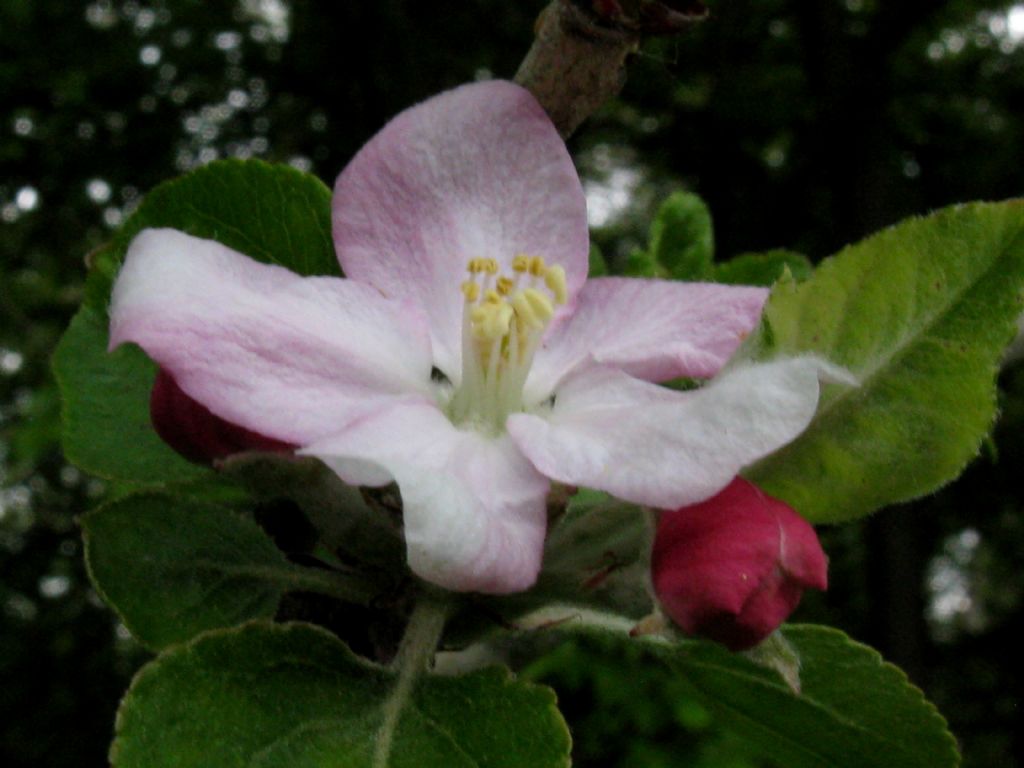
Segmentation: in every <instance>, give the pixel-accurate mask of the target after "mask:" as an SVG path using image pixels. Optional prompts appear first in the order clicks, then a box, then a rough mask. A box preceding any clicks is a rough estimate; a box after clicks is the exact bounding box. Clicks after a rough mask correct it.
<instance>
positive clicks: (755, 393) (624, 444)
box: [508, 357, 832, 509]
mask: <svg viewBox="0 0 1024 768" xmlns="http://www.w3.org/2000/svg"><path fill="white" fill-rule="evenodd" d="M821 369H822V364H821V363H820V362H819V361H818V360H816V359H814V358H810V357H802V358H792V359H787V360H777V361H772V362H768V363H761V364H756V365H745V366H741V367H737V368H735V369H732V370H728V371H726V372H725V373H723V374H722V375H721V376H719V377H718V378H716V379H714V380H713V381H711V382H710V383H709V384H707V385H706V386H704V387H702V388H701V389H698V390H693V391H690V392H674V391H671V390H668V389H665V388H663V387H659V386H657V385H654V384H648V383H646V382H642V381H639V380H637V379H634V378H632V377H630V376H628V375H626V374H624V373H622V372H621V371H617V370H614V369H611V368H607V367H598V366H592V367H589V368H585V369H582V370H580V371H579V372H578V373H576V374H574V375H572V376H570V377H569V378H568V379H567V380H566V382H565V383H564V384H563V386H562V387H561V388H560V389H559V390H558V392H557V394H556V399H555V403H554V405H553V407H552V408H551V410H550V412H549V413H546V414H545V415H543V416H541V415H536V414H526V413H522V414H515V415H513V416H510V417H509V420H508V429H509V433H510V434H511V435H512V437H513V438H514V439H515V441H516V443H517V444H518V445H519V448H520V449H521V450H522V451H523V453H524V454H526V456H527V457H528V458H529V459H530V461H532V462H533V464H534V466H536V467H537V469H539V470H540V471H541V472H543V473H544V474H545V475H547V476H548V477H550V478H552V479H554V480H558V481H560V482H563V483H568V484H572V485H585V486H588V487H591V488H598V489H600V490H604V491H607V492H609V493H611V494H613V495H615V496H618V497H619V498H621V499H625V500H627V501H633V502H637V503H640V504H646V505H648V506H652V507H660V508H663V509H674V508H677V507H680V506H683V505H685V504H694V503H696V502H699V501H702V500H703V499H706V498H708V497H710V496H712V495H713V494H715V493H717V492H718V491H719V490H721V489H722V488H724V487H725V486H726V485H727V484H728V483H729V481H730V480H732V478H733V477H734V476H735V475H736V474H737V473H738V472H739V470H740V469H741V468H742V467H744V466H745V465H747V464H750V463H752V462H754V461H756V460H757V459H759V458H761V457H762V456H765V455H766V454H768V453H771V452H772V451H774V450H776V449H778V448H780V447H781V446H783V445H785V444H786V443H788V442H789V441H790V440H792V439H793V438H794V437H796V436H797V435H798V434H800V432H802V431H803V430H804V429H805V428H806V427H807V425H808V424H809V423H810V420H811V418H812V417H813V416H814V412H815V409H816V407H817V402H818V391H819V386H818V376H819V371H820V370H821ZM829 369H830V370H832V367H829Z"/></svg>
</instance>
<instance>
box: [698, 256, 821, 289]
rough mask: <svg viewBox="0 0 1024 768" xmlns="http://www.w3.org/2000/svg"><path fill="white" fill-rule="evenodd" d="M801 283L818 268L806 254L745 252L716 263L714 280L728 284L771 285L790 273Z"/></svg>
mask: <svg viewBox="0 0 1024 768" xmlns="http://www.w3.org/2000/svg"><path fill="white" fill-rule="evenodd" d="M787 270H788V273H789V275H790V276H791V277H792V279H794V280H796V281H797V282H798V283H800V282H803V281H804V280H806V279H807V278H809V277H810V276H811V273H812V272H813V271H814V267H813V266H812V265H811V262H810V260H809V259H808V258H807V257H806V256H804V255H803V254H802V253H797V252H796V251H787V250H783V249H776V250H772V251H764V252H762V253H741V254H740V255H739V256H735V257H733V258H731V259H729V261H723V262H721V263H718V264H715V271H714V275H713V276H712V279H713V280H714V281H715V282H716V283H725V284H727V285H763V286H770V285H772V284H773V283H775V281H776V280H779V279H780V278H782V277H783V276H784V275H786V274H787Z"/></svg>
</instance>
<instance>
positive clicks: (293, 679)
mask: <svg viewBox="0 0 1024 768" xmlns="http://www.w3.org/2000/svg"><path fill="white" fill-rule="evenodd" d="M394 690H395V675H394V673H393V672H391V671H390V670H388V669H385V668H383V667H379V666H376V665H372V664H370V663H369V662H367V661H365V660H363V659H360V658H358V657H356V656H354V655H353V654H352V653H351V652H350V651H349V650H348V649H347V648H346V647H345V646H344V645H343V644H342V643H341V642H340V641H339V640H337V639H336V638H335V637H334V636H332V635H330V634H328V633H327V632H325V631H324V630H321V629H319V628H316V627H312V626H309V625H299V624H293V625H270V624H264V623H255V624H251V625H248V626H245V627H241V628H238V629H235V630H228V631H218V632H211V633H209V634H207V635H204V636H202V637H200V638H198V639H197V640H196V641H194V642H193V643H191V644H189V645H186V646H177V647H175V648H172V649H170V650H168V651H167V652H165V653H164V654H163V655H161V656H160V657H159V658H158V659H157V660H156V661H154V662H152V663H150V664H149V665H147V666H146V667H145V668H144V669H143V670H142V671H141V672H140V673H139V675H138V676H137V677H136V679H135V681H134V683H133V684H132V687H131V689H130V690H129V692H128V694H127V695H126V697H125V699H124V701H123V702H122V704H121V710H120V712H119V714H118V719H117V735H116V739H115V742H114V745H113V747H112V749H111V763H112V765H113V766H114V768H165V767H166V768H171V766H173V768H208V767H209V766H217V768H243V767H244V768H280V767H281V766H288V768H342V767H344V768H356V767H357V766H358V767H361V766H366V767H367V768H370V766H373V767H374V768H385V766H408V768H432V766H437V767H438V768H463V767H464V768H475V767H476V766H481V765H487V766H492V767H493V768H500V767H501V766H509V767H510V768H512V767H515V768H519V767H520V766H531V768H548V767H549V766H550V767H551V768H554V767H555V766H559V767H561V766H568V765H569V733H568V730H567V729H566V727H565V724H564V722H563V721H562V719H561V716H560V715H559V713H558V710H557V709H556V707H555V697H554V694H553V693H552V692H551V691H550V690H549V689H547V688H544V687H541V686H538V685H533V684H529V683H522V682H518V681H516V680H514V679H513V678H511V676H510V675H509V673H508V672H507V671H506V670H502V669H496V668H494V669H488V670H484V671H481V672H476V673H473V674H470V675H466V676H463V677H454V678H452V677H447V678H446V677H436V676H427V677H424V678H422V679H421V680H420V681H419V684H418V685H417V687H416V688H415V689H414V690H413V692H412V694H411V696H410V697H409V698H408V700H406V701H396V700H395V699H393V698H392V697H391V694H392V692H393V691H394ZM388 707H398V708H399V711H398V712H397V718H395V720H394V722H395V726H394V729H393V730H388V732H387V733H384V732H383V730H382V727H383V726H384V723H385V709H386V708H388ZM381 738H390V739H391V745H390V755H389V757H388V758H386V759H384V758H380V757H379V756H377V759H375V752H376V750H377V742H378V740H379V739H381Z"/></svg>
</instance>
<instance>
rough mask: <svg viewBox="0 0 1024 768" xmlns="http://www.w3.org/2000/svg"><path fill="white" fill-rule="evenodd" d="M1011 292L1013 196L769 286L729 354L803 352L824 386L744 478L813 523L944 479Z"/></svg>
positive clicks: (973, 438)
mask: <svg viewBox="0 0 1024 768" xmlns="http://www.w3.org/2000/svg"><path fill="white" fill-rule="evenodd" d="M1022 289H1024V203H1021V202H1019V201H1013V202H1007V203H1000V204H982V203H978V204H971V205H964V206H957V207H953V208H947V209H945V210H942V211H940V212H938V213H936V214H933V215H932V216H929V217H927V218H920V219H912V220H908V221H905V222H903V223H901V224H898V225H896V226H895V227H892V228H890V229H887V230H885V231H883V232H880V233H878V234H876V235H874V236H872V237H870V238H868V239H867V240H864V241H863V242H861V243H858V244H856V245H853V246H850V247H848V248H846V249H845V250H843V251H842V252H840V253H839V254H838V255H836V256H834V257H832V258H831V259H828V260H826V261H825V262H823V263H822V264H821V265H819V266H818V268H817V270H816V271H815V273H814V276H813V277H811V278H810V279H809V280H807V281H806V282H804V283H801V284H799V285H797V284H796V283H794V282H792V281H788V282H785V281H784V282H781V283H779V284H777V285H776V287H775V289H774V291H773V292H772V296H771V298H770V299H769V301H768V304H767V306H766V309H765V313H764V317H763V320H762V324H761V327H760V329H759V331H758V332H756V333H755V334H752V336H751V338H750V339H749V340H748V342H749V343H748V345H747V346H746V347H745V350H744V352H743V354H744V355H745V356H747V357H753V358H756V359H770V358H773V357H777V356H788V355H798V354H807V353H811V354H815V355H818V356H820V357H823V358H825V359H827V360H830V361H832V362H834V363H837V364H838V365H841V366H844V367H845V368H847V369H848V370H849V371H851V372H852V373H853V375H854V376H855V377H857V379H858V380H859V381H860V386H858V387H840V386H829V385H826V386H825V388H824V389H823V392H822V397H821V402H820V404H819V407H818V412H817V414H816V415H815V417H814V420H813V421H812V422H811V424H810V426H809V427H808V428H807V430H806V431H805V432H804V433H803V434H802V435H801V436H800V437H799V438H797V439H796V440H795V441H794V442H792V443H791V444H789V445H788V446H786V447H785V448H783V449H781V450H780V451H778V452H777V453H775V454H773V455H772V456H769V457H768V458H766V459H765V460H764V461H762V462H760V463H759V464H757V465H756V466H755V467H753V468H752V470H750V471H749V472H747V473H745V474H746V475H747V476H748V477H749V478H750V479H751V480H753V481H754V482H756V483H758V484H759V485H760V486H762V487H763V488H764V489H765V490H766V491H767V492H768V493H771V494H772V495H774V496H778V497H779V498H781V499H784V500H785V501H786V502H787V503H789V504H791V505H792V506H793V507H794V508H795V509H797V510H798V511H799V512H800V514H802V515H804V516H805V517H807V518H808V519H810V520H812V521H814V522H825V521H840V520H849V519H853V518H857V517H861V516H863V515H866V514H868V513H870V512H872V511H874V510H876V509H878V508H879V507H882V506H885V505H887V504H893V503H896V502H900V501H906V500H908V499H913V498H915V497H917V496H921V495H923V494H926V493H930V492H931V491H934V490H936V489H937V488H939V487H941V486H942V485H944V484H945V483H947V482H949V481H950V480H952V479H953V478H955V477H956V476H957V475H958V474H959V473H960V472H961V471H962V470H963V468H964V466H965V465H966V464H967V462H969V461H970V460H971V459H973V458H974V457H975V456H976V455H977V453H978V448H979V445H980V444H981V441H982V439H983V438H984V437H985V435H986V433H987V432H988V430H989V429H990V428H991V426H992V422H993V419H994V418H995V414H996V375H997V373H998V369H999V361H1000V359H1001V357H1002V354H1003V350H1004V348H1005V347H1006V345H1007V344H1008V343H1009V342H1010V340H1011V339H1012V338H1013V336H1014V334H1015V332H1016V324H1015V320H1016V318H1017V316H1018V315H1019V314H1020V311H1021V306H1022V301H1021V299H1022Z"/></svg>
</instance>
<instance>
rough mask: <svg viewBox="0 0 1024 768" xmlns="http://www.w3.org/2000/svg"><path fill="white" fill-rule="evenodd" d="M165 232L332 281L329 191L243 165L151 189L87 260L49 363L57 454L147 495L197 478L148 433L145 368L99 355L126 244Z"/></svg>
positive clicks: (140, 358) (301, 177)
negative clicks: (75, 307)
mask: <svg viewBox="0 0 1024 768" xmlns="http://www.w3.org/2000/svg"><path fill="white" fill-rule="evenodd" d="M147 227H173V228H175V229H180V230H182V231H184V232H188V233H189V234H192V235H195V236H196V237H204V238H210V239H214V240H218V241H220V242H222V243H224V244H225V245H228V246H230V247H232V248H235V249H236V250H238V251H240V252H242V253H245V254H246V255H248V256H251V257H252V258H254V259H257V260H259V261H264V262H269V263H275V264H281V265H283V266H285V267H288V268H289V269H291V270H293V271H295V272H298V273H300V274H304V275H315V274H326V275H339V274H340V267H339V266H338V261H337V259H336V258H335V255H334V248H333V245H332V243H331V224H330V190H328V189H327V187H325V186H324V184H323V183H322V182H321V181H320V180H319V179H317V178H316V177H315V176H311V175H309V174H304V173H301V172H300V171H297V170H295V169H294V168H290V167H288V166H275V165H269V164H267V163H264V162H261V161H257V160H251V161H240V160H224V161H220V162H216V163H211V164H209V165H207V166H204V167H202V168H200V169H198V170H195V171H193V172H191V173H189V174H187V175H185V176H182V177H181V178H178V179H174V180H172V181H168V182H166V183H164V184H161V185H159V186H158V187H156V188H155V189H153V190H152V191H151V192H150V193H149V194H148V195H147V196H146V198H145V200H144V201H143V203H142V204H141V205H140V206H139V208H138V209H137V210H136V211H135V213H134V214H132V216H131V218H129V219H128V221H127V222H126V224H125V225H124V227H123V228H122V229H121V230H120V231H119V232H118V233H117V235H115V237H114V239H113V240H112V241H111V242H110V243H109V244H108V245H107V246H105V247H104V248H103V249H101V250H100V251H98V252H97V253H94V254H93V255H92V256H91V257H90V261H91V263H92V271H91V273H90V276H89V280H88V284H87V290H86V299H85V304H84V306H83V307H82V309H81V310H80V311H79V313H78V315H77V316H76V317H75V319H74V320H73V321H72V323H71V326H70V327H69V328H68V330H67V331H66V332H65V334H64V337H63V338H62V339H61V342H60V345H59V346H58V349H57V353H56V355H55V357H54V362H53V365H54V372H55V375H56V377H57V381H58V383H59V385H60V390H61V397H62V400H63V416H64V447H65V451H66V452H67V454H68V457H69V458H70V459H71V461H73V462H74V463H76V464H77V465H78V466H80V467H81V468H82V469H85V470H86V471H88V472H90V473H92V474H96V475H100V476H102V477H106V478H109V479H116V480H124V481H127V482H131V483H137V484H144V485H151V484H159V483H172V482H180V481H182V480H192V479H196V478H197V477H200V476H201V475H202V474H203V473H204V472H206V470H203V469H201V468H198V467H193V466H191V465H189V464H187V463H186V462H185V461H184V460H182V459H181V458H179V457H178V456H177V455H176V454H174V453H173V452H172V451H171V450H170V449H169V448H167V447H166V446H164V445H163V444H162V443H161V442H160V440H159V438H157V436H156V435H155V433H154V432H153V431H152V428H151V427H150V426H149V423H150V422H149V393H150V390H151V389H152V384H153V377H154V376H155V367H154V366H153V365H152V364H151V363H150V362H149V361H148V359H147V358H146V357H145V355H144V354H142V353H141V352H140V351H139V350H137V349H134V348H121V349H119V350H117V351H116V352H114V353H113V354H108V353H107V351H106V345H107V318H106V312H107V303H108V301H109V297H110V287H111V284H112V282H113V279H114V277H115V276H116V274H117V269H118V266H119V265H120V263H121V261H122V260H123V258H124V254H125V251H126V250H127V247H128V244H129V243H130V242H131V240H132V238H133V237H134V236H135V235H136V234H138V232H139V231H141V230H142V229H145V228H147Z"/></svg>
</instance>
